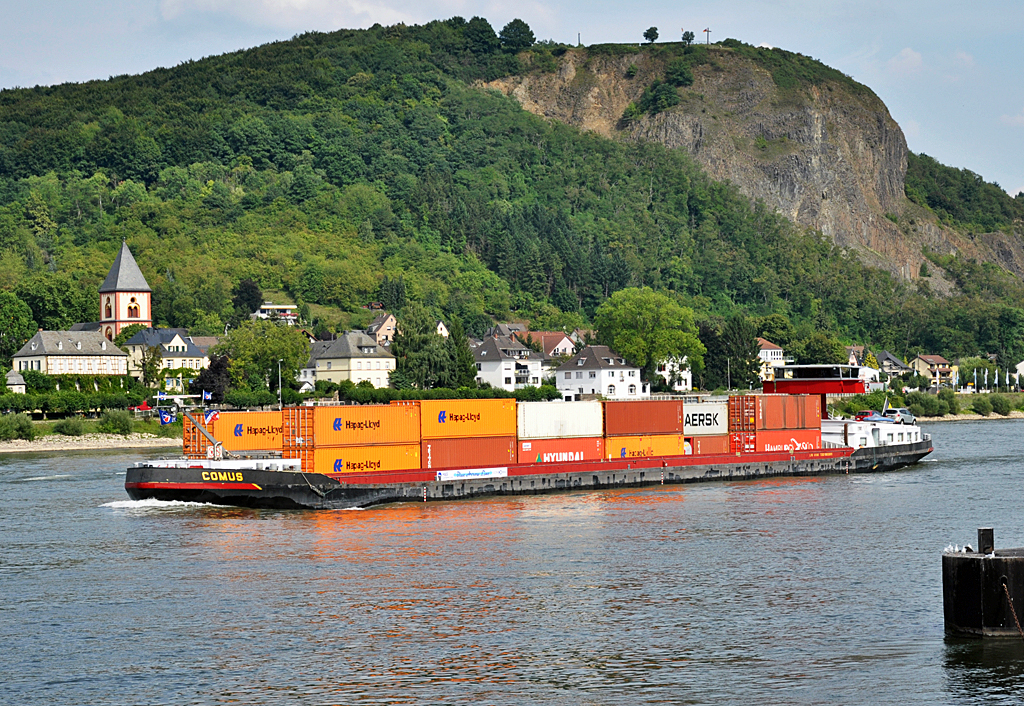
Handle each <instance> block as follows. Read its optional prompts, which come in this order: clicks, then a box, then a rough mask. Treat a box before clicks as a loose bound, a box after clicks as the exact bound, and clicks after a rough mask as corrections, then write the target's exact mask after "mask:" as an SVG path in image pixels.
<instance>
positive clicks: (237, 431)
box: [235, 424, 242, 436]
mask: <svg viewBox="0 0 1024 706" xmlns="http://www.w3.org/2000/svg"><path fill="white" fill-rule="evenodd" d="M241 435H242V425H241V424H236V425H235V436H241Z"/></svg>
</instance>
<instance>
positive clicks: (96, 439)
mask: <svg viewBox="0 0 1024 706" xmlns="http://www.w3.org/2000/svg"><path fill="white" fill-rule="evenodd" d="M172 448H176V449H180V448H181V439H168V438H166V437H160V436H155V435H153V434H128V435H127V436H121V435H120V434H83V435H82V436H61V435H60V434H48V435H46V436H41V437H39V438H37V439H35V440H34V441H25V440H24V439H15V440H14V441H2V442H0V454H3V453H32V452H37V451H78V450H90V449H93V450H95V449H172Z"/></svg>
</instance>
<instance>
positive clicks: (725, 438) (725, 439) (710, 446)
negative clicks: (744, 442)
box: [687, 434, 731, 456]
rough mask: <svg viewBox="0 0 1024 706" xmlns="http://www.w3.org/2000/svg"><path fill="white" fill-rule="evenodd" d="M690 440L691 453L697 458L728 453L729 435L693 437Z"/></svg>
mask: <svg viewBox="0 0 1024 706" xmlns="http://www.w3.org/2000/svg"><path fill="white" fill-rule="evenodd" d="M687 438H689V439H690V445H691V447H692V448H693V453H694V454H696V455H697V456H708V455H710V454H727V453H730V451H731V449H730V444H729V435H728V434H719V435H718V436H694V437H692V438H690V437H687Z"/></svg>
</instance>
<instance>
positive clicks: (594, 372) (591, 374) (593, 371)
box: [590, 370, 597, 378]
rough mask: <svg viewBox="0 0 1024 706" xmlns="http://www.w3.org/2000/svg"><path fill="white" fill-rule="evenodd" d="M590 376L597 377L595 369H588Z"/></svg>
mask: <svg viewBox="0 0 1024 706" xmlns="http://www.w3.org/2000/svg"><path fill="white" fill-rule="evenodd" d="M590 377H592V378H596V377H597V371H595V370H591V371H590Z"/></svg>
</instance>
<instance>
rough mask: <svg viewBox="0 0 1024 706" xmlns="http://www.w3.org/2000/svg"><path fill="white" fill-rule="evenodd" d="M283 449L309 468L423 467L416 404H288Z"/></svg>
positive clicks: (331, 471)
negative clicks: (291, 405) (330, 405)
mask: <svg viewBox="0 0 1024 706" xmlns="http://www.w3.org/2000/svg"><path fill="white" fill-rule="evenodd" d="M282 450H283V452H284V455H285V456H287V457H288V458H301V459H302V470H303V472H308V473H323V474H331V475H334V474H345V473H369V472H374V471H408V470H417V469H419V467H420V408H419V407H418V406H413V405H408V406H393V405H346V406H340V407H289V408H288V409H286V410H285V411H284V435H283V444H282Z"/></svg>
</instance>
